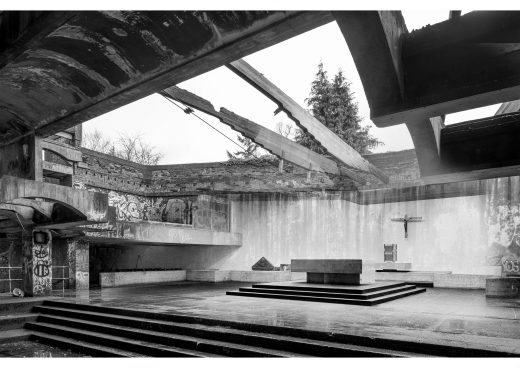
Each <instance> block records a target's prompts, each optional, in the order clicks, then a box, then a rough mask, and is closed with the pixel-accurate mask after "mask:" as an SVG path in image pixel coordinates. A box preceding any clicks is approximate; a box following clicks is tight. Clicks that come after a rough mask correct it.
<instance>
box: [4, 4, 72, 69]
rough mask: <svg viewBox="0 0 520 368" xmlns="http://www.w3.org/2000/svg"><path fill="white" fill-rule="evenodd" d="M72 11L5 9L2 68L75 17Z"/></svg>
mask: <svg viewBox="0 0 520 368" xmlns="http://www.w3.org/2000/svg"><path fill="white" fill-rule="evenodd" d="M75 15H76V12H71V11H4V12H2V14H0V68H1V67H3V66H4V65H6V64H9V63H10V62H12V61H13V60H15V59H16V58H17V57H18V56H20V55H21V54H22V53H23V52H24V51H27V50H29V49H31V48H34V47H37V46H38V45H39V42H40V41H41V40H42V39H43V38H45V37H46V36H47V35H48V34H49V33H51V32H52V31H54V30H55V29H56V28H58V27H60V26H61V25H63V24H64V23H66V22H67V21H68V20H69V19H71V18H72V17H74V16H75Z"/></svg>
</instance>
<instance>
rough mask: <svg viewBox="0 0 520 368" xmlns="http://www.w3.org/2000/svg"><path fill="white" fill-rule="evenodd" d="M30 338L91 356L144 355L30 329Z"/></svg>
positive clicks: (125, 356)
mask: <svg viewBox="0 0 520 368" xmlns="http://www.w3.org/2000/svg"><path fill="white" fill-rule="evenodd" d="M30 340H32V341H37V342H40V343H43V344H47V345H50V346H56V347H59V348H62V349H69V350H72V351H75V352H78V353H83V354H85V355H90V356H93V357H118V358H130V357H145V355H142V354H135V353H131V352H129V351H125V350H120V349H114V348H111V347H107V346H102V345H98V344H91V343H88V342H86V341H84V340H78V339H71V338H67V337H63V336H58V335H53V334H49V333H45V332H38V331H31V336H30Z"/></svg>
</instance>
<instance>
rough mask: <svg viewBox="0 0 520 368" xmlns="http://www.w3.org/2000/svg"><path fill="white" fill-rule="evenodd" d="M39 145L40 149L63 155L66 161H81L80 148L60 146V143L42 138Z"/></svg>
mask: <svg viewBox="0 0 520 368" xmlns="http://www.w3.org/2000/svg"><path fill="white" fill-rule="evenodd" d="M41 146H42V149H44V150H47V151H51V152H54V153H55V154H57V155H59V156H61V157H63V158H64V159H66V160H68V161H72V162H81V160H82V157H83V156H82V154H81V151H80V150H77V149H75V148H70V147H66V146H62V145H60V144H57V143H53V142H49V141H46V140H42V143H41Z"/></svg>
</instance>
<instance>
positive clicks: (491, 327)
mask: <svg viewBox="0 0 520 368" xmlns="http://www.w3.org/2000/svg"><path fill="white" fill-rule="evenodd" d="M243 286H244V284H243V283H211V284H210V283H205V284H202V283H189V284H188V283H177V284H176V285H157V286H151V285H143V286H134V287H126V288H113V289H104V290H101V289H98V290H91V291H90V294H89V295H88V296H86V298H85V299H83V300H82V299H80V296H76V295H75V294H72V295H71V297H70V298H67V299H66V300H69V301H71V302H74V301H76V302H82V303H89V304H93V305H103V306H107V307H115V308H128V309H132V310H143V311H150V309H153V311H155V312H158V313H169V314H183V315H190V316H198V317H205V318H212V319H217V320H230V321H240V322H243V323H251V324H261V325H264V326H266V327H267V326H284V327H288V328H299V329H305V330H311V331H323V332H325V333H328V334H330V333H332V334H350V335H359V336H361V337H364V338H371V339H390V340H398V341H401V342H402V343H403V344H407V343H414V342H418V341H420V342H423V343H430V344H439V345H445V346H460V347H465V348H482V349H485V350H490V351H501V352H505V351H509V352H516V354H518V353H520V349H519V346H518V341H519V339H520V320H519V319H518V312H519V310H518V304H517V303H515V301H513V300H500V299H489V298H488V299H487V300H486V297H485V295H484V293H483V292H482V290H455V289H428V290H427V291H426V292H425V293H422V294H418V295H414V296H413V297H409V298H402V299H399V300H394V301H391V302H388V303H386V304H384V305H381V306H374V307H371V308H367V307H364V306H356V305H339V304H325V303H308V302H303V301H292V300H284V301H283V302H282V303H281V302H280V300H275V299H259V298H243V297H232V296H226V295H225V292H226V291H228V290H234V289H238V288H239V287H243Z"/></svg>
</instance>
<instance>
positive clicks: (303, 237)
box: [218, 194, 493, 274]
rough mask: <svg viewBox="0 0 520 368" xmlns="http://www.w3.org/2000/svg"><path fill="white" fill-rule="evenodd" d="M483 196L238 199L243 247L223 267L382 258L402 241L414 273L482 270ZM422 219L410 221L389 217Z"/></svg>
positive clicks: (236, 222) (235, 209)
mask: <svg viewBox="0 0 520 368" xmlns="http://www.w3.org/2000/svg"><path fill="white" fill-rule="evenodd" d="M485 210H486V198H485V196H482V195H481V196H468V197H454V198H443V199H433V200H419V201H406V202H393V203H380V204H373V205H359V204H356V203H352V202H349V201H346V200H344V199H341V198H339V197H336V198H335V197H334V196H330V195H322V194H319V195H316V196H314V197H308V196H301V197H299V198H295V197H293V198H287V197H284V196H280V195H278V196H276V195H272V196H254V195H251V196H246V195H244V196H241V198H239V199H238V200H237V201H234V202H233V206H232V213H233V222H232V231H233V232H242V235H243V246H242V247H241V248H240V249H238V250H237V251H236V252H234V253H233V254H232V256H231V257H229V258H228V259H227V260H225V262H221V263H220V264H218V268H222V269H237V270H246V269H250V267H251V265H253V264H254V263H255V262H256V261H257V260H258V259H259V258H260V257H266V258H267V259H268V260H269V261H270V262H271V263H273V264H275V265H278V264H280V263H290V260H291V258H363V259H370V260H374V261H377V262H382V261H383V244H385V243H394V244H398V261H400V262H412V266H413V269H415V270H429V271H431V270H439V271H444V270H449V271H453V272H454V273H474V274H480V273H483V272H484V273H485V272H493V271H492V270H491V271H490V269H489V267H488V266H487V265H486V263H485V261H486V255H487V252H488V236H487V235H488V234H487V228H486V218H485V216H484V213H485ZM405 214H407V215H408V216H422V217H423V219H424V222H422V223H411V224H409V225H408V233H409V235H408V238H407V239H405V238H404V227H403V224H402V223H398V222H391V221H390V219H391V218H395V217H403V216H404V215H405Z"/></svg>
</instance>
